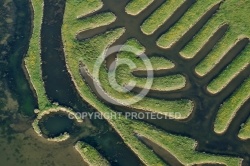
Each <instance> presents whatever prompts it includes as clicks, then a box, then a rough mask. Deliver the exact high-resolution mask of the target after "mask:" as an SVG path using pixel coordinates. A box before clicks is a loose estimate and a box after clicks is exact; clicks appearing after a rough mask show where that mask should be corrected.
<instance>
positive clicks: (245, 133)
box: [238, 118, 250, 140]
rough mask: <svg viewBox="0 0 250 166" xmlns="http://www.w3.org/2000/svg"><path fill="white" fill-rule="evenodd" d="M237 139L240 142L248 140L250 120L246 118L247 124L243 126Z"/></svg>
mask: <svg viewBox="0 0 250 166" xmlns="http://www.w3.org/2000/svg"><path fill="white" fill-rule="evenodd" d="M238 137H239V138H240V139H242V140H247V139H250V118H248V120H247V122H246V123H245V124H243V126H242V128H241V129H240V132H239V134H238Z"/></svg>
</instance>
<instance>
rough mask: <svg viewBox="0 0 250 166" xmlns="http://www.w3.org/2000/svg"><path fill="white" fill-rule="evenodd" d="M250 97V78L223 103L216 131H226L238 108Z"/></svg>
mask: <svg viewBox="0 0 250 166" xmlns="http://www.w3.org/2000/svg"><path fill="white" fill-rule="evenodd" d="M249 98H250V78H248V79H246V80H245V82H244V83H243V84H242V85H241V87H240V88H239V89H238V90H237V91H235V92H234V93H233V94H232V95H231V96H230V98H229V99H228V100H227V101H225V102H224V103H223V104H222V106H221V107H220V109H219V112H218V114H217V117H216V120H215V123H214V131H215V132H216V133H223V132H225V131H226V130H227V129H228V126H229V124H230V123H231V122H232V120H233V118H234V116H235V115H236V113H237V112H238V110H239V109H240V108H241V106H242V105H243V104H244V103H245V102H246V101H247V100H248V99H249Z"/></svg>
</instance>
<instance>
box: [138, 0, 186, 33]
mask: <svg viewBox="0 0 250 166" xmlns="http://www.w3.org/2000/svg"><path fill="white" fill-rule="evenodd" d="M183 2H184V0H169V1H166V2H165V3H163V4H162V5H161V6H160V7H159V8H158V9H157V10H156V11H155V12H154V13H153V14H152V15H150V16H149V17H148V18H147V19H146V20H145V22H144V23H143V24H142V26H141V30H142V32H143V33H145V34H147V35H151V34H153V33H154V32H155V31H156V30H157V29H158V28H159V27H160V26H161V25H163V24H164V22H165V21H167V20H168V19H169V18H170V17H171V15H172V14H173V13H174V12H175V11H176V10H177V9H178V7H180V6H181V5H182V4H183Z"/></svg>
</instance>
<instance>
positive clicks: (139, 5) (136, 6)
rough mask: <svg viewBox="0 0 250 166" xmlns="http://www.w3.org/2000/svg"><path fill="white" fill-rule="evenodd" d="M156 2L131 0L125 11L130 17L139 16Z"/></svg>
mask: <svg viewBox="0 0 250 166" xmlns="http://www.w3.org/2000/svg"><path fill="white" fill-rule="evenodd" d="M153 1H154V0H131V1H130V2H129V4H128V5H127V6H126V8H125V11H126V12H127V13H128V14H130V15H137V14H139V13H140V12H141V11H143V10H144V9H146V8H147V7H148V6H149V5H150V4H151V3H152V2H153Z"/></svg>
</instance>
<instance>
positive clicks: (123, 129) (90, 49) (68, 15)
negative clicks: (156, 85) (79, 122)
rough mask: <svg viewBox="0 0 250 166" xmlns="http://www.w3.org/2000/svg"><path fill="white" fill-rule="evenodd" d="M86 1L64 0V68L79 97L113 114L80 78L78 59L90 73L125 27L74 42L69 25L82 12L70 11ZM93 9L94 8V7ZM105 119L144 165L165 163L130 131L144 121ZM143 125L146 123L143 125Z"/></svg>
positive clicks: (82, 9)
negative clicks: (96, 61)
mask: <svg viewBox="0 0 250 166" xmlns="http://www.w3.org/2000/svg"><path fill="white" fill-rule="evenodd" d="M88 3H89V2H87V1H82V2H81V4H78V5H77V6H76V5H74V2H72V1H67V3H66V9H65V15H64V24H63V27H62V35H63V41H64V46H65V53H66V62H67V68H68V71H69V72H70V74H71V76H72V80H73V82H74V84H75V86H76V88H77V90H78V92H79V94H80V95H81V97H82V98H83V99H84V100H86V101H87V102H88V103H89V104H91V105H92V106H93V107H95V108H96V109H97V110H98V111H99V112H100V113H102V114H110V113H113V111H112V110H111V109H110V108H109V107H107V106H106V105H105V104H104V103H102V102H100V101H99V100H98V99H97V98H96V96H95V95H94V94H93V93H92V92H91V90H90V89H89V86H88V85H87V84H86V83H85V82H84V81H83V80H82V77H81V75H80V74H79V67H78V64H79V59H81V60H82V61H83V62H84V64H86V66H87V67H88V70H89V71H91V72H92V71H93V65H94V64H93V62H95V60H96V58H97V57H95V56H98V55H100V53H101V52H102V51H103V50H104V49H105V48H106V47H107V46H109V45H110V44H111V43H112V42H113V41H114V40H115V39H116V38H118V37H119V36H121V34H122V33H123V32H124V30H123V29H116V30H114V31H113V32H107V33H105V34H103V35H99V36H96V37H94V38H92V39H91V40H88V41H85V42H78V41H76V40H75V38H74V33H75V31H77V30H76V29H74V27H71V28H68V27H69V25H74V24H77V23H78V21H77V20H76V17H77V16H78V15H80V14H81V13H80V12H75V13H72V12H71V11H72V9H74V11H84V9H85V7H87V6H88ZM79 9H81V10H79ZM92 9H93V10H94V9H95V8H92ZM79 25H80V23H79ZM82 28H84V27H82ZM101 72H105V69H104V67H102V69H101ZM100 75H101V74H100ZM106 79H107V78H106ZM106 79H105V80H106ZM144 103H145V102H144ZM182 106H183V105H180V110H183V107H182ZM162 109H164V110H165V108H164V106H162ZM184 109H185V108H184ZM108 122H109V124H110V125H111V126H112V127H113V128H114V129H115V130H116V131H117V132H118V133H119V134H120V136H121V137H122V138H123V140H124V142H125V143H126V144H127V145H128V146H129V147H130V148H131V150H132V151H134V152H135V153H136V154H137V156H138V157H139V158H140V160H141V161H142V162H143V163H144V164H145V165H157V164H158V165H164V163H163V161H161V160H160V159H159V158H158V157H157V156H156V155H155V154H154V153H153V152H152V151H151V150H150V149H148V148H147V147H146V146H145V145H144V144H142V143H141V142H140V141H138V140H137V138H136V137H134V134H133V132H132V131H133V128H134V127H138V126H140V125H141V124H143V123H134V122H133V121H132V120H128V119H126V118H123V117H121V118H116V119H108ZM144 127H145V126H143V127H142V128H144ZM142 128H141V129H142Z"/></svg>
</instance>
